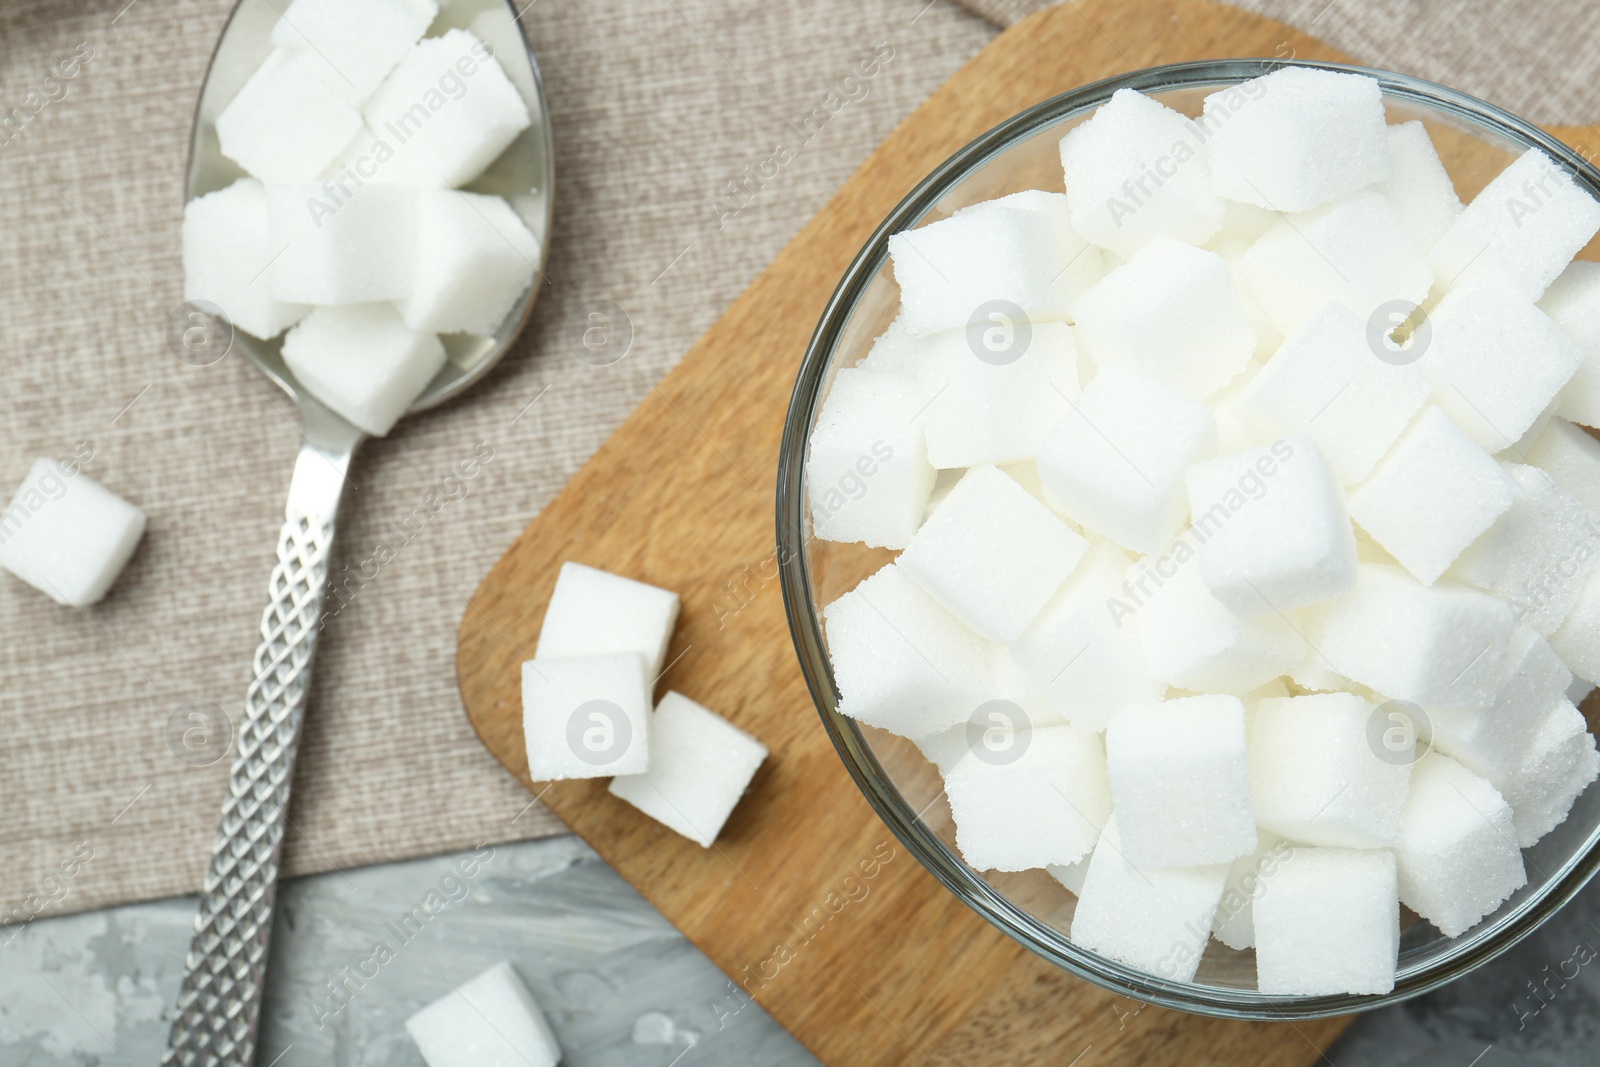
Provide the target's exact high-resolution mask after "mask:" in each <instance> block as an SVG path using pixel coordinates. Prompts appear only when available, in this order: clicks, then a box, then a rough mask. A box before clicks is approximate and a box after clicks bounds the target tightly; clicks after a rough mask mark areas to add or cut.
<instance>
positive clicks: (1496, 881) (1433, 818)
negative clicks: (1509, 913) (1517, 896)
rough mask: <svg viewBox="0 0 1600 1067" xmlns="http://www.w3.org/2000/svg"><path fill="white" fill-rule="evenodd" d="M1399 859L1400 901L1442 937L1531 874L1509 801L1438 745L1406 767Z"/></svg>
mask: <svg viewBox="0 0 1600 1067" xmlns="http://www.w3.org/2000/svg"><path fill="white" fill-rule="evenodd" d="M1399 863H1400V872H1399V873H1400V903H1402V904H1404V905H1405V906H1406V907H1408V908H1410V909H1411V910H1412V911H1414V912H1416V913H1417V914H1418V915H1420V916H1422V917H1423V918H1424V919H1427V920H1428V921H1429V922H1431V923H1433V925H1434V926H1437V927H1438V928H1439V931H1440V932H1441V933H1443V934H1444V935H1445V936H1446V937H1455V936H1456V935H1458V934H1462V933H1465V932H1466V931H1467V930H1468V929H1470V928H1471V927H1473V926H1474V925H1476V924H1477V922H1478V920H1479V919H1482V918H1483V917H1484V916H1485V915H1487V914H1489V913H1490V912H1491V911H1493V910H1494V909H1495V908H1497V907H1499V906H1500V902H1501V901H1503V900H1505V899H1506V897H1508V896H1510V895H1511V894H1512V893H1513V892H1514V891H1515V890H1517V889H1519V888H1521V887H1522V886H1523V885H1526V884H1527V881H1528V879H1527V876H1526V874H1524V872H1523V869H1522V853H1521V852H1519V851H1518V850H1517V837H1516V830H1515V828H1514V827H1513V826H1512V823H1511V806H1510V805H1509V804H1507V803H1506V802H1505V801H1504V800H1503V799H1502V798H1501V796H1500V794H1499V793H1498V792H1496V791H1495V788H1494V786H1492V785H1490V784H1489V783H1488V782H1486V781H1484V780H1483V779H1482V778H1479V777H1478V776H1477V775H1475V774H1473V773H1472V772H1471V771H1469V770H1467V769H1466V768H1465V767H1463V766H1461V764H1459V763H1457V762H1456V761H1455V760H1453V759H1451V758H1450V757H1448V756H1444V755H1441V754H1439V753H1437V752H1430V753H1428V754H1427V755H1425V756H1423V757H1422V758H1421V759H1420V760H1418V761H1417V765H1416V766H1415V767H1413V768H1412V770H1411V794H1410V796H1408V797H1407V798H1406V807H1405V818H1404V822H1403V825H1402V829H1401V832H1400V850H1399Z"/></svg>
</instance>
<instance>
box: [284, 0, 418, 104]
mask: <svg viewBox="0 0 1600 1067" xmlns="http://www.w3.org/2000/svg"><path fill="white" fill-rule="evenodd" d="M438 13H439V5H438V4H437V3H435V2H434V0H294V2H293V3H291V4H290V5H289V6H288V7H287V8H284V9H283V16H282V17H281V18H280V19H278V22H277V25H275V26H273V27H272V43H273V44H275V45H277V46H278V47H279V48H282V49H284V50H286V51H288V52H289V53H291V54H292V55H293V56H294V58H295V59H296V60H297V61H299V62H300V63H301V64H302V65H304V66H305V67H306V69H308V70H310V71H312V72H313V73H315V74H316V75H317V77H318V78H320V79H321V80H322V83H323V84H324V85H326V86H327V87H328V89H329V91H330V92H332V93H333V94H334V95H335V96H337V97H339V99H341V100H343V101H345V102H346V103H348V104H351V105H353V106H355V107H360V106H361V105H362V103H363V102H364V101H365V100H366V99H367V97H369V96H371V95H372V92H373V90H374V89H376V88H377V87H378V83H379V82H381V81H383V79H384V76H385V75H387V74H388V73H389V72H390V71H391V70H393V69H394V65H395V64H396V63H398V62H400V58H401V57H402V56H404V55H405V54H406V52H407V51H408V50H409V49H410V48H411V46H412V45H414V44H416V43H417V40H418V39H419V38H420V37H421V36H422V34H423V31H425V30H426V29H427V28H428V24H429V23H430V22H432V21H433V19H434V16H435V15H437V14H438Z"/></svg>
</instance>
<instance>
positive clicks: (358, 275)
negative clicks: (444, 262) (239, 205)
mask: <svg viewBox="0 0 1600 1067" xmlns="http://www.w3.org/2000/svg"><path fill="white" fill-rule="evenodd" d="M267 211H268V218H269V220H270V226H271V234H272V244H273V246H274V250H273V257H274V258H273V259H272V261H271V262H272V265H271V266H270V267H268V268H267V281H268V284H269V285H270V286H271V291H272V296H273V298H274V299H276V300H284V301H290V302H296V303H302V304H319V305H327V304H365V303H371V302H375V301H388V300H400V299H403V298H404V297H405V296H407V295H408V294H409V293H410V292H411V285H412V282H413V280H414V279H415V276H416V194H415V193H414V191H413V190H410V189H406V188H402V187H401V186H398V185H368V186H364V187H363V188H361V189H358V190H356V192H355V195H354V196H351V197H349V198H347V199H346V198H333V197H330V196H328V193H327V191H326V190H325V189H324V188H323V187H322V186H320V185H269V186H268V187H267Z"/></svg>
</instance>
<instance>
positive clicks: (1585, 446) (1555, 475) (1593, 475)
mask: <svg viewBox="0 0 1600 1067" xmlns="http://www.w3.org/2000/svg"><path fill="white" fill-rule="evenodd" d="M1522 460H1523V462H1525V463H1531V464H1533V465H1534V466H1535V467H1538V468H1540V469H1541V470H1543V471H1544V472H1545V473H1546V474H1548V475H1550V478H1551V480H1552V481H1554V482H1555V483H1556V485H1557V487H1559V488H1560V489H1561V491H1562V492H1564V493H1568V494H1570V495H1572V496H1573V497H1575V498H1576V499H1577V501H1578V503H1580V504H1582V505H1583V509H1584V510H1585V511H1587V512H1588V513H1589V514H1590V515H1594V516H1600V441H1596V440H1595V439H1594V438H1593V437H1592V436H1590V435H1589V434H1588V433H1585V432H1584V431H1583V430H1582V429H1581V428H1579V427H1577V426H1574V425H1573V424H1572V423H1570V422H1568V421H1566V420H1565V419H1551V420H1550V424H1549V425H1548V426H1546V427H1545V428H1544V431H1543V432H1542V433H1540V434H1539V436H1538V437H1536V438H1534V440H1533V442H1532V443H1531V444H1529V445H1528V446H1527V448H1526V449H1525V450H1524V451H1523V454H1522Z"/></svg>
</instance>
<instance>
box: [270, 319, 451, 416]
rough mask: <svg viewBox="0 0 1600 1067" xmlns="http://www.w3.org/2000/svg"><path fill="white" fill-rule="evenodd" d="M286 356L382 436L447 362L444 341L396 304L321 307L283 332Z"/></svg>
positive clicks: (343, 412)
mask: <svg viewBox="0 0 1600 1067" xmlns="http://www.w3.org/2000/svg"><path fill="white" fill-rule="evenodd" d="M283 362H284V363H285V364H286V365H287V366H288V368H289V370H290V371H291V372H293V374H294V376H295V378H296V380H298V381H299V383H300V384H301V385H303V386H305V387H306V388H307V389H309V390H310V391H311V395H312V396H314V397H316V398H317V399H318V400H320V401H322V402H323V403H324V404H326V405H328V407H330V408H332V409H333V410H334V411H335V412H337V413H338V414H339V415H340V416H342V417H343V418H345V419H346V420H348V421H349V422H351V423H353V424H355V425H356V426H358V427H360V428H361V429H362V430H365V431H366V432H367V433H369V434H372V435H373V436H375V437H382V436H383V435H384V434H386V433H388V432H389V430H390V428H391V427H393V426H394V424H395V423H396V422H397V421H399V419H400V416H402V415H404V414H405V413H406V411H407V410H408V409H409V408H410V407H411V405H412V403H414V402H415V401H416V399H417V397H419V396H421V395H422V393H423V390H425V389H427V387H428V383H429V382H431V381H433V377H434V375H436V374H438V373H439V371H440V369H441V368H443V367H444V362H445V351H444V345H442V344H440V343H439V338H437V337H435V336H434V335H433V334H431V333H415V332H413V331H412V330H411V329H409V328H408V327H407V326H406V324H405V322H403V321H402V320H401V318H400V314H399V312H397V311H395V309H394V305H393V304H347V305H344V306H343V307H319V308H317V309H316V310H315V311H313V312H312V313H311V314H310V315H307V316H306V317H305V318H304V319H303V320H302V321H301V322H300V324H299V325H298V326H296V327H295V328H294V329H292V330H290V331H289V333H288V334H287V335H286V336H285V337H284V339H283Z"/></svg>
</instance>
